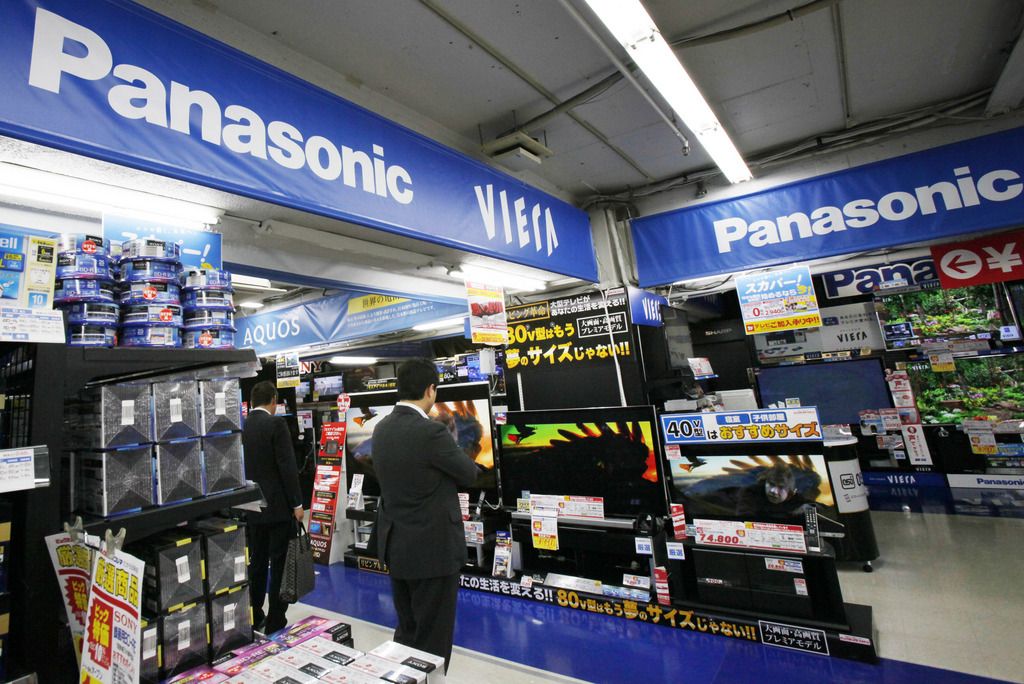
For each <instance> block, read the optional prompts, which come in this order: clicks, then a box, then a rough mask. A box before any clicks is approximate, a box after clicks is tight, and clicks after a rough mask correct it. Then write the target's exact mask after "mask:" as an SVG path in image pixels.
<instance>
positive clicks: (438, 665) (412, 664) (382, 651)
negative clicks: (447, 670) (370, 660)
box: [370, 641, 444, 684]
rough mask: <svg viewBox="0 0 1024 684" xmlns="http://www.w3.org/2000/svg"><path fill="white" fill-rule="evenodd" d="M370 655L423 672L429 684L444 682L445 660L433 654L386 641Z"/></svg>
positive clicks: (441, 683)
mask: <svg viewBox="0 0 1024 684" xmlns="http://www.w3.org/2000/svg"><path fill="white" fill-rule="evenodd" d="M370 655H372V656H377V657H378V658H383V659H384V660H388V661H391V662H393V663H396V664H398V665H402V666H404V667H409V668H412V669H414V670H418V671H419V672H422V673H423V675H424V676H425V677H426V681H427V684H443V682H444V658H442V657H441V656H437V655H434V654H433V653H427V652H425V651H420V650H418V649H415V648H410V647H409V646H403V645H402V644H396V643H395V642H394V641H385V642H384V643H383V644H381V645H380V646H378V647H377V648H375V649H373V650H372V651H370Z"/></svg>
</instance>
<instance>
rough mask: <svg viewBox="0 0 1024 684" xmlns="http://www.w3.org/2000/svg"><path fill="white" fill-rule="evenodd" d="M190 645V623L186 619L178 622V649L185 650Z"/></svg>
mask: <svg viewBox="0 0 1024 684" xmlns="http://www.w3.org/2000/svg"><path fill="white" fill-rule="evenodd" d="M191 645H192V623H191V622H189V621H188V620H185V621H184V622H179V623H178V651H185V650H187V649H188V647H189V646H191Z"/></svg>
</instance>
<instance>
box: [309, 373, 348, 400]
mask: <svg viewBox="0 0 1024 684" xmlns="http://www.w3.org/2000/svg"><path fill="white" fill-rule="evenodd" d="M343 377H344V376H341V375H323V376H320V377H318V378H313V391H314V392H315V393H316V394H317V396H319V398H320V399H321V400H323V399H324V398H325V397H336V396H338V395H339V394H341V393H342V391H343V389H342V388H343V385H344V382H343Z"/></svg>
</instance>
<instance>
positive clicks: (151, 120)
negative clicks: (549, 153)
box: [0, 0, 597, 281]
mask: <svg viewBox="0 0 1024 684" xmlns="http://www.w3.org/2000/svg"><path fill="white" fill-rule="evenodd" d="M0 25H2V26H3V40H2V41H0V59H2V62H3V64H4V69H3V70H2V71H0V92H3V93H4V96H3V98H0V132H2V133H5V134H7V135H10V136H13V137H17V138H22V139H25V140H30V141H33V142H39V143H42V144H44V145H50V146H54V147H59V148H62V149H66V150H70V151H72V152H76V153H81V154H85V155H88V156H92V157H97V158H100V159H105V160H107V161H111V162H114V163H119V164H125V165H128V166H133V167H136V168H140V169H144V170H146V171H152V172H155V173H159V174H162V175H167V176H172V177H176V178H180V179H183V180H186V181H190V182H195V183H199V184H202V185H207V186H210V187H214V188H218V189H221V190H225V191H228V192H233V193H237V194H241V195H245V196H248V197H253V198H256V199H260V200H265V201H269V202H274V203H276V204H281V205H286V206H290V207H294V208H297V209H301V210H305V211H310V212H313V213H317V214H322V215H325V216H330V217H333V218H339V219H343V220H347V221H352V222H354V223H359V224H362V225H366V226H371V227H374V228H379V229H381V230H386V231H389V232H393V233H397V234H401V235H406V236H410V237H414V238H419V239H423V240H428V241H431V242H435V243H438V244H442V245H446V246H450V247H455V248H457V249H463V250H467V251H470V252H477V253H480V254H485V255H488V256H494V257H497V258H500V259H505V260H508V261H513V262H516V263H522V264H527V265H530V266H535V267H538V268H542V269H545V270H549V271H553V272H556V273H562V274H565V275H570V276H575V277H579V278H582V279H585V280H591V281H594V280H597V264H596V260H595V258H594V250H593V242H592V239H591V234H590V223H589V219H588V217H587V215H586V213H584V212H583V211H580V210H579V209H577V208H575V207H573V206H571V205H570V204H568V203H566V202H563V201H561V200H559V199H557V198H555V197H552V196H550V195H548V194H546V193H543V192H541V191H539V190H537V189H535V188H532V187H530V186H528V185H526V184H524V183H522V182H520V181H518V180H516V179H515V178H512V177H511V176H508V175H505V174H503V173H500V172H498V171H495V170H494V169H491V168H490V167H488V166H486V165H484V164H481V163H479V162H477V161H475V160H472V159H469V158H468V157H465V156H463V155H461V154H459V153H457V152H455V151H454V150H451V149H449V148H446V147H444V146H442V145H440V144H438V143H436V142H434V141H432V140H430V139H428V138H425V137H423V136H421V135H419V134H417V133H415V132H413V131H410V130H408V129H406V128H403V127H401V126H398V125H397V124H394V123H392V122H390V121H387V120H385V119H383V118H381V117H380V116H378V115H376V114H374V113H372V112H369V111H367V110H365V109H363V108H361V107H358V106H356V105H354V104H352V103H350V102H347V101H345V100H343V99H341V98H339V97H337V96H335V95H333V94H331V93H329V92H327V91H324V90H322V89H320V88H317V87H316V86H314V85H312V84H310V83H307V82H305V81H302V80H300V79H298V78H296V77H294V76H292V75H290V74H287V73H285V72H283V71H280V70H278V69H276V68H274V67H271V66H270V65H268V64H265V63H263V62H260V61H258V60H256V59H254V58H252V57H250V56H248V55H245V54H243V53H241V52H239V51H237V50H234V49H232V48H230V47H228V46H226V45H224V44H222V43H219V42H217V41H214V40H213V39H211V38H209V37H207V36H204V35H202V34H200V33H198V32H195V31H192V30H191V29H188V28H186V27H184V26H182V25H180V24H177V23H175V22H173V21H171V20H169V19H167V18H165V17H162V16H160V15H158V14H156V13H154V12H151V11H149V10H147V9H145V8H143V7H140V6H138V5H136V4H134V3H131V2H127V1H126V0H92V1H91V2H80V1H78V0H5V1H4V2H2V3H0Z"/></svg>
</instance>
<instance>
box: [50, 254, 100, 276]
mask: <svg viewBox="0 0 1024 684" xmlns="http://www.w3.org/2000/svg"><path fill="white" fill-rule="evenodd" d="M68 278H76V279H83V280H86V279H91V280H111V279H112V278H113V274H111V272H110V261H108V260H107V257H105V256H96V255H95V254H85V253H84V252H64V253H62V254H60V255H58V256H57V280H66V279H68Z"/></svg>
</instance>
